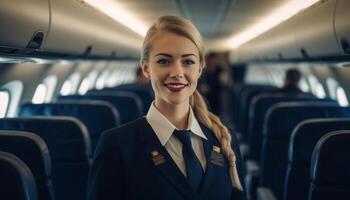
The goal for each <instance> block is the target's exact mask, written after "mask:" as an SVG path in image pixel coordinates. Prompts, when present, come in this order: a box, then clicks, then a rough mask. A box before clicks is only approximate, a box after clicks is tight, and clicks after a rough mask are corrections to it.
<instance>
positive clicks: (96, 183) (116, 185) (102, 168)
mask: <svg viewBox="0 0 350 200" xmlns="http://www.w3.org/2000/svg"><path fill="white" fill-rule="evenodd" d="M112 133H113V132H105V133H103V134H102V135H101V138H100V139H99V142H98V145H97V148H96V151H95V155H94V159H93V163H92V167H91V170H90V174H89V181H88V188H87V189H88V194H87V196H88V200H109V199H113V200H118V199H123V194H122V192H123V191H124V190H123V188H122V187H123V184H122V180H123V177H122V174H123V173H122V163H121V155H120V153H119V152H118V150H117V147H118V145H117V144H116V143H115V142H113V141H115V140H113V137H112V136H113V135H112Z"/></svg>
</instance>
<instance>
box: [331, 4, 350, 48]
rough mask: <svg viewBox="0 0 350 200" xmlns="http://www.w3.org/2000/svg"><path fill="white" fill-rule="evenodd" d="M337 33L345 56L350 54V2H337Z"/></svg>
mask: <svg viewBox="0 0 350 200" xmlns="http://www.w3.org/2000/svg"><path fill="white" fill-rule="evenodd" d="M334 21H335V32H336V35H337V41H338V44H339V46H340V47H341V49H342V51H343V53H344V54H347V55H349V54H350V1H349V0H337V6H336V10H335V20H334Z"/></svg>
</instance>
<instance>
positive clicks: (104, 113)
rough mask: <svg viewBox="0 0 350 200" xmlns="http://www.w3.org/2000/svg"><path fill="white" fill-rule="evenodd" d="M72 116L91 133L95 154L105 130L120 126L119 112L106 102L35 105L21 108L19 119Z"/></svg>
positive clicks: (23, 105)
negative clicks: (37, 116) (39, 116)
mask: <svg viewBox="0 0 350 200" xmlns="http://www.w3.org/2000/svg"><path fill="white" fill-rule="evenodd" d="M36 115H41V116H70V117H75V118H76V119H78V120H80V121H81V122H83V123H84V125H85V126H86V128H87V129H88V131H89V135H90V139H91V147H92V151H93V152H94V150H95V147H96V145H97V142H98V139H99V136H100V135H101V134H102V132H104V131H105V130H108V129H111V128H113V127H116V126H118V125H119V114H118V111H117V110H116V109H115V108H114V106H113V105H111V104H110V103H108V102H104V101H89V100H84V101H79V102H77V101H69V100H67V101H62V102H56V103H44V104H33V103H24V104H22V105H21V106H20V109H19V112H18V116H19V117H31V116H36Z"/></svg>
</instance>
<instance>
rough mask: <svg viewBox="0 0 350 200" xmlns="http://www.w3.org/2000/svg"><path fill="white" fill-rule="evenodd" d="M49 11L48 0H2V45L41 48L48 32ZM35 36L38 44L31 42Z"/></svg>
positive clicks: (13, 47) (0, 36) (0, 39)
mask: <svg viewBox="0 0 350 200" xmlns="http://www.w3.org/2000/svg"><path fill="white" fill-rule="evenodd" d="M49 11H50V9H49V3H48V0H0V47H2V48H4V47H5V48H11V49H22V48H26V47H28V46H29V47H32V48H36V49H37V48H39V47H40V45H41V42H42V41H43V40H44V39H45V37H46V35H47V32H48V26H49V17H50V16H49ZM33 38H34V40H36V42H37V44H30V41H31V40H32V39H33ZM3 50H4V49H2V51H3Z"/></svg>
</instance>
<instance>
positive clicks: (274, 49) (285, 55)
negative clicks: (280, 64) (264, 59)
mask: <svg viewBox="0 0 350 200" xmlns="http://www.w3.org/2000/svg"><path fill="white" fill-rule="evenodd" d="M295 23H296V22H295V19H293V18H292V19H290V20H288V21H286V22H284V23H282V24H281V25H279V26H277V27H276V28H274V29H272V33H271V35H272V37H270V38H268V40H269V41H270V42H269V43H267V44H268V45H267V46H266V49H267V50H270V52H271V53H270V54H271V58H272V59H291V58H296V57H298V56H299V55H300V53H299V50H298V48H297V44H296V36H295V32H294V31H291V30H293V27H295Z"/></svg>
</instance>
